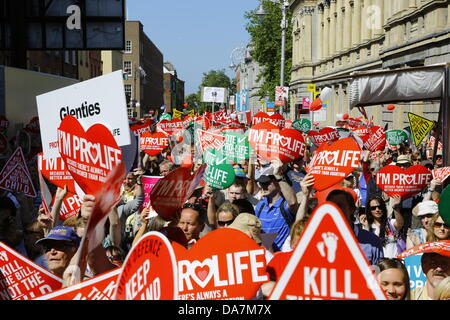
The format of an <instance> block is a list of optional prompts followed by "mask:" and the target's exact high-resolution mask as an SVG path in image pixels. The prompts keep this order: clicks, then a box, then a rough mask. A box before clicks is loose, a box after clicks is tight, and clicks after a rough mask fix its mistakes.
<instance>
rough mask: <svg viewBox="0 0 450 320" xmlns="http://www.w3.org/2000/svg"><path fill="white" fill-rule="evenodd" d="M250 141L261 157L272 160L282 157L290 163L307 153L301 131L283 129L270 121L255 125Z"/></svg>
mask: <svg viewBox="0 0 450 320" xmlns="http://www.w3.org/2000/svg"><path fill="white" fill-rule="evenodd" d="M248 141H249V142H250V145H251V146H252V147H253V149H255V151H256V153H257V154H258V155H260V156H261V157H263V158H265V159H267V160H269V161H271V160H276V159H280V160H281V162H283V163H289V162H292V161H294V160H295V159H297V158H299V157H302V156H303V155H304V154H305V150H306V143H305V140H304V139H303V135H302V134H301V132H299V131H297V130H295V129H284V130H281V131H280V129H279V128H278V127H277V126H276V125H273V124H271V123H269V122H263V123H260V124H257V125H256V126H253V127H252V128H251V129H250V130H249V133H248Z"/></svg>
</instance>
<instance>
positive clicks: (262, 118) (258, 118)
mask: <svg viewBox="0 0 450 320" xmlns="http://www.w3.org/2000/svg"><path fill="white" fill-rule="evenodd" d="M267 121H270V116H269V115H268V114H267V113H265V112H258V113H257V114H255V115H254V116H253V118H252V126H256V125H257V124H260V123H263V122H267Z"/></svg>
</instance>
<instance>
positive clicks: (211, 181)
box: [203, 163, 236, 190]
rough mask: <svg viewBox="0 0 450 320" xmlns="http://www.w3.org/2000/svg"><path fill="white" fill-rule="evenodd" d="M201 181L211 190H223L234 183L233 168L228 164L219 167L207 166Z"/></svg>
mask: <svg viewBox="0 0 450 320" xmlns="http://www.w3.org/2000/svg"><path fill="white" fill-rule="evenodd" d="M203 179H205V183H206V184H207V185H209V186H211V187H212V188H214V189H217V190H224V189H226V188H228V187H230V186H231V185H232V184H233V183H234V180H235V179H236V175H235V174H234V169H233V166H232V165H231V164H229V163H223V164H219V165H214V164H208V166H207V167H206V170H205V173H204V174H203Z"/></svg>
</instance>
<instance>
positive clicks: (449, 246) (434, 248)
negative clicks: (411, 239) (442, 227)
mask: <svg viewBox="0 0 450 320" xmlns="http://www.w3.org/2000/svg"><path fill="white" fill-rule="evenodd" d="M430 252H434V253H437V254H440V255H441V256H447V257H450V240H440V241H433V242H426V243H422V244H419V245H417V246H415V247H412V248H410V249H408V250H406V251H403V252H402V253H400V254H399V255H398V256H397V258H399V259H405V258H407V257H410V256H414V255H416V254H421V253H430Z"/></svg>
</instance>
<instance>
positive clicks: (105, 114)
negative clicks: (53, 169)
mask: <svg viewBox="0 0 450 320" xmlns="http://www.w3.org/2000/svg"><path fill="white" fill-rule="evenodd" d="M36 101H37V108H38V114H39V123H40V127H41V139H42V148H43V151H44V158H45V159H50V158H55V157H57V156H59V152H58V142H57V141H58V136H57V130H58V127H59V125H60V123H61V120H62V119H63V118H64V117H65V116H66V115H69V114H70V115H73V116H74V117H76V118H77V119H78V121H80V123H81V125H82V126H83V128H84V129H85V130H88V129H89V127H91V126H92V125H94V124H96V123H100V124H103V125H105V126H106V127H107V128H109V130H111V133H112V134H113V136H114V137H115V139H116V141H117V144H118V145H119V146H126V145H129V144H130V143H131V139H130V130H129V126H128V115H127V104H126V98H125V91H124V86H123V78H122V70H119V71H116V72H113V73H109V74H106V75H104V76H101V77H97V78H94V79H91V80H87V81H83V82H80V83H77V84H74V85H71V86H69V87H65V88H62V89H58V90H55V91H51V92H49V93H46V94H42V95H39V96H37V97H36Z"/></svg>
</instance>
